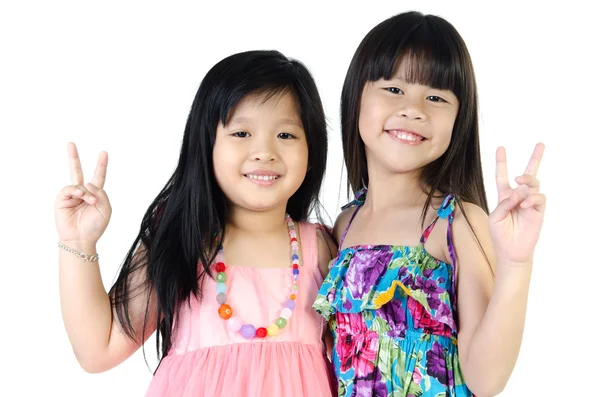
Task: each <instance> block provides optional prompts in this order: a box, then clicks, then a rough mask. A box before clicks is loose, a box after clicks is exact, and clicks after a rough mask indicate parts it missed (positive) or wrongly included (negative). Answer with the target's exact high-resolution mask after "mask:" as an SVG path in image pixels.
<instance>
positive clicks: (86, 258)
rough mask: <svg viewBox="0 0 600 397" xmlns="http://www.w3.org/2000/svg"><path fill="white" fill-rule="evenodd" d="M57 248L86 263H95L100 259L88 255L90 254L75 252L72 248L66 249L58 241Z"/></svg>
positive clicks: (96, 256)
mask: <svg viewBox="0 0 600 397" xmlns="http://www.w3.org/2000/svg"><path fill="white" fill-rule="evenodd" d="M58 247H59V248H62V249H64V250H65V251H67V252H70V253H71V254H73V255H75V256H76V257H78V258H79V259H83V260H84V261H86V262H97V261H98V259H100V256H99V255H98V254H94V255H90V254H84V253H81V252H77V251H75V250H74V249H73V248H71V247H67V246H66V245H64V244H63V243H61V242H60V241H59V242H58Z"/></svg>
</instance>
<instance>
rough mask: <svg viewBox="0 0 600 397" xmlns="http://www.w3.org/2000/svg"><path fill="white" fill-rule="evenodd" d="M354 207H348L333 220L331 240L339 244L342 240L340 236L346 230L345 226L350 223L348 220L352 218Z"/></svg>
mask: <svg viewBox="0 0 600 397" xmlns="http://www.w3.org/2000/svg"><path fill="white" fill-rule="evenodd" d="M355 209H356V207H350V208H347V209H345V210H344V211H342V212H341V213H340V214H339V215H338V217H337V219H336V220H335V224H334V225H333V238H334V239H335V240H336V241H337V242H339V241H340V239H341V238H342V234H343V233H344V230H346V226H348V223H349V222H350V218H352V214H353V213H354V211H355Z"/></svg>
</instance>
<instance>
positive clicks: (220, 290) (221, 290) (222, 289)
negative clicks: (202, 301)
mask: <svg viewBox="0 0 600 397" xmlns="http://www.w3.org/2000/svg"><path fill="white" fill-rule="evenodd" d="M225 292H227V285H225V283H217V293H219V294H224V293H225Z"/></svg>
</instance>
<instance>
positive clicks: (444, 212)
mask: <svg viewBox="0 0 600 397" xmlns="http://www.w3.org/2000/svg"><path fill="white" fill-rule="evenodd" d="M455 205H456V198H455V197H454V195H452V194H449V195H448V196H446V198H445V199H444V203H443V204H442V206H441V207H440V208H439V209H438V211H437V215H436V217H435V219H434V220H433V222H431V224H430V225H429V226H428V227H427V229H425V231H424V232H423V235H422V236H421V244H425V242H426V241H427V238H428V237H429V234H430V233H431V231H432V230H433V227H434V226H435V224H436V222H437V221H438V219H440V218H442V219H446V218H448V229H447V230H446V244H447V246H448V253H449V255H450V261H451V262H452V263H451V265H452V275H453V280H452V286H451V288H450V289H451V290H450V294H451V298H450V299H451V300H452V304H453V306H454V307H456V277H457V271H456V270H457V269H456V251H455V249H454V240H453V238H452V221H454V206H455Z"/></svg>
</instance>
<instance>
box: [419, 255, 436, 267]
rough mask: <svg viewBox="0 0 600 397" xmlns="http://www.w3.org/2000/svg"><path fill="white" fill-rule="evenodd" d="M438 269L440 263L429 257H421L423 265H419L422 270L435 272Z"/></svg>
mask: <svg viewBox="0 0 600 397" xmlns="http://www.w3.org/2000/svg"><path fill="white" fill-rule="evenodd" d="M438 267H440V263H439V262H438V261H437V260H436V259H435V258H433V257H432V256H431V255H423V263H422V265H421V268H422V269H423V270H427V269H431V270H435V269H437V268H438Z"/></svg>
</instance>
